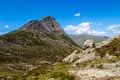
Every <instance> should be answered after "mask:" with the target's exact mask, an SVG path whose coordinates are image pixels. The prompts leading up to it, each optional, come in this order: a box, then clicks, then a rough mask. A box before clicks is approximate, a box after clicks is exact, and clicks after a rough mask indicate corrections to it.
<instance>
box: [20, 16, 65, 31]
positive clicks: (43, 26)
mask: <svg viewBox="0 0 120 80" xmlns="http://www.w3.org/2000/svg"><path fill="white" fill-rule="evenodd" d="M20 30H40V31H43V32H47V33H52V32H54V31H55V32H56V31H57V32H58V33H64V31H63V29H62V28H61V26H60V25H59V24H58V22H57V21H56V20H55V18H54V17H52V16H45V17H43V18H42V19H40V20H31V21H29V22H28V23H27V24H25V25H24V26H23V27H21V28H20Z"/></svg>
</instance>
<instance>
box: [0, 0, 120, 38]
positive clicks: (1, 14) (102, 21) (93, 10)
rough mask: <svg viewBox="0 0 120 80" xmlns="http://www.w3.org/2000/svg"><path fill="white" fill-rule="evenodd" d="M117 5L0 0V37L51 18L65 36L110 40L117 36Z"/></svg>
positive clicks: (86, 0)
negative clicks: (74, 35) (47, 16)
mask: <svg viewBox="0 0 120 80" xmlns="http://www.w3.org/2000/svg"><path fill="white" fill-rule="evenodd" d="M119 3H120V1H119V0H115V1H114V0H99V1H98V0H92V1H90V0H71V1H67V0H17V1H16V0H2V1H0V34H4V33H7V32H10V31H12V30H16V29H18V28H20V27H21V26H22V25H24V24H25V23H27V22H28V21H30V20H38V19H39V18H42V17H44V16H46V15H51V16H54V17H55V18H56V19H57V21H58V22H59V23H60V24H61V26H62V28H63V29H64V30H65V32H67V33H68V34H83V33H84V34H85V33H87V34H92V35H98V36H110V37H111V36H113V35H116V34H119V33H120V23H119V21H120V11H119V8H120V5H119Z"/></svg>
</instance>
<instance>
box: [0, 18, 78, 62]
mask: <svg viewBox="0 0 120 80" xmlns="http://www.w3.org/2000/svg"><path fill="white" fill-rule="evenodd" d="M77 48H78V46H77V45H76V44H75V43H74V42H73V41H72V40H71V39H70V38H69V37H68V35H67V34H66V33H65V32H64V31H63V30H62V28H61V26H60V25H59V24H58V22H56V20H55V19H54V18H53V17H51V16H46V17H44V18H42V19H40V20H32V21H29V22H28V23H27V24H25V25H23V26H22V27H21V28H20V29H18V30H16V31H12V32H10V33H8V34H5V35H2V36H0V62H6V61H7V62H19V61H20V62H21V61H22V62H39V61H50V62H56V61H60V60H61V59H63V58H64V57H65V56H67V55H68V54H70V53H71V51H73V50H74V49H77Z"/></svg>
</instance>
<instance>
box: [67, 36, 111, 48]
mask: <svg viewBox="0 0 120 80" xmlns="http://www.w3.org/2000/svg"><path fill="white" fill-rule="evenodd" d="M69 37H70V38H71V39H72V40H73V41H74V42H76V44H78V45H80V46H82V44H83V43H84V41H86V40H88V39H93V40H94V41H95V43H99V42H102V41H104V40H107V39H108V38H109V37H106V36H93V35H88V34H81V35H69Z"/></svg>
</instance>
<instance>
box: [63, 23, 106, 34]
mask: <svg viewBox="0 0 120 80" xmlns="http://www.w3.org/2000/svg"><path fill="white" fill-rule="evenodd" d="M64 30H65V31H66V32H68V33H69V32H73V34H90V35H103V34H106V32H104V31H95V30H91V23H90V22H82V23H80V24H78V25H77V26H75V25H67V26H66V27H65V28H64Z"/></svg>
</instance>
